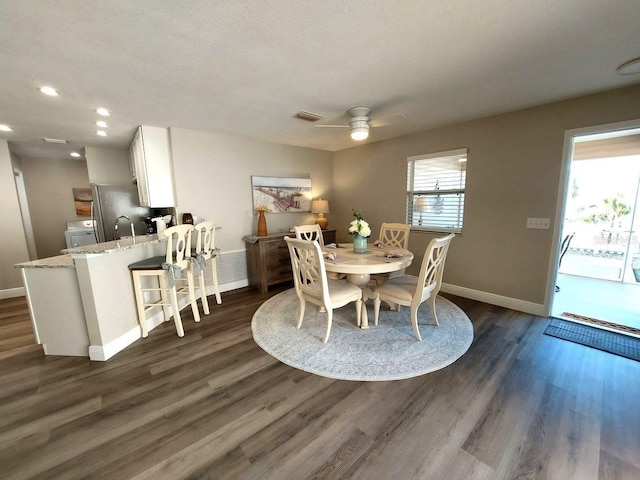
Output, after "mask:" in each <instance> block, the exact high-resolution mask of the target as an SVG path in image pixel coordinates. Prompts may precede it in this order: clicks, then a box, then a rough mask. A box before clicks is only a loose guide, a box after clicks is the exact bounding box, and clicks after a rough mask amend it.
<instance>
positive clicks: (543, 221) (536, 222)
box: [527, 217, 551, 230]
mask: <svg viewBox="0 0 640 480" xmlns="http://www.w3.org/2000/svg"><path fill="white" fill-rule="evenodd" d="M550 225H551V220H550V219H549V218H531V217H529V218H527V228H539V229H542V230H549V227H550Z"/></svg>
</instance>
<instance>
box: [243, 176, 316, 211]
mask: <svg viewBox="0 0 640 480" xmlns="http://www.w3.org/2000/svg"><path fill="white" fill-rule="evenodd" d="M251 188H252V191H253V210H254V211H258V210H263V211H265V212H269V213H284V212H310V211H311V178H310V177H306V178H297V177H257V176H252V177H251Z"/></svg>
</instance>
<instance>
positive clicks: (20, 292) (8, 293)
mask: <svg viewBox="0 0 640 480" xmlns="http://www.w3.org/2000/svg"><path fill="white" fill-rule="evenodd" d="M26 294H27V293H26V292H25V289H24V287H17V288H7V289H6V290H0V300H4V299H5V298H15V297H24V296H25V295H26Z"/></svg>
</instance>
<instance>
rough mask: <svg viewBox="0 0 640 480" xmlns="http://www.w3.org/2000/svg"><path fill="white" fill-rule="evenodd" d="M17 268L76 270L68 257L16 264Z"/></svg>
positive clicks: (59, 256) (71, 259)
mask: <svg viewBox="0 0 640 480" xmlns="http://www.w3.org/2000/svg"><path fill="white" fill-rule="evenodd" d="M15 267H17V268H76V265H75V263H73V258H71V256H70V255H58V256H57V257H49V258H41V259H40V260H33V261H31V262H24V263H18V264H17V265H15Z"/></svg>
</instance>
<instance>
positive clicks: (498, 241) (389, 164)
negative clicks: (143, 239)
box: [0, 85, 640, 304]
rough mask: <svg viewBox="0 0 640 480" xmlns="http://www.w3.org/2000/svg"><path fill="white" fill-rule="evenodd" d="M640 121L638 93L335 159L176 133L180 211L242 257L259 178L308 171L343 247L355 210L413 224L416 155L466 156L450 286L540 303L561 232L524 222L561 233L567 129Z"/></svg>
mask: <svg viewBox="0 0 640 480" xmlns="http://www.w3.org/2000/svg"><path fill="white" fill-rule="evenodd" d="M638 117H640V85H637V86H633V87H628V88H625V89H619V90H614V91H610V92H604V93H601V94H596V95H591V96H586V97H581V98H577V99H573V100H568V101H564V102H558V103H555V104H551V105H547V106H542V107H537V108H532V109H527V110H521V111H518V112H513V113H508V114H504V115H497V116H493V117H489V118H484V119H479V120H475V121H471V122H465V123H460V124H457V125H452V126H448V127H443V128H439V129H434V130H430V131H427V132H422V133H418V134H414V135H410V136H406V137H402V138H398V139H394V140H388V141H383V142H378V143H374V144H370V145H364V146H361V147H356V148H352V149H348V150H343V151H341V152H336V153H334V154H332V153H329V152H322V151H317V150H310V149H303V148H297V147H289V146H285V145H279V144H273V143H268V142H262V141H258V140H251V139H246V138H241V137H231V136H227V135H218V134H212V133H207V132H196V131H191V130H184V129H176V128H173V129H171V141H172V149H173V156H174V171H175V180H176V193H177V202H178V205H177V209H178V214H179V215H180V214H181V213H182V212H185V211H188V212H191V213H193V214H195V215H197V216H199V217H201V218H205V219H208V220H213V221H215V222H216V223H218V224H219V225H221V226H222V230H221V231H220V232H219V233H218V234H217V237H218V238H217V240H218V243H219V244H220V247H221V248H222V249H223V250H225V251H230V250H236V249H243V248H244V244H243V242H242V237H243V236H244V235H247V234H252V233H255V231H256V221H257V218H256V216H255V215H254V214H253V211H252V205H251V195H250V177H251V175H275V176H287V175H297V174H303V173H309V174H311V176H312V181H313V189H314V192H313V195H314V197H319V196H322V197H324V198H327V199H328V200H329V201H330V205H331V213H330V214H329V215H328V217H329V227H330V228H336V229H337V230H338V239H339V240H341V241H346V240H350V237H348V235H347V233H346V231H347V228H348V225H349V222H350V221H351V219H352V216H351V211H350V209H351V208H356V209H359V210H362V211H363V212H364V214H365V218H366V219H367V220H368V221H370V223H371V224H372V227H373V228H374V232H376V231H377V230H378V229H379V227H380V224H381V223H382V222H383V221H400V222H402V221H404V218H405V211H404V210H405V188H406V159H407V157H409V156H412V155H418V154H423V153H430V152H437V151H444V150H450V149H455V148H463V147H466V148H469V163H468V184H467V197H466V204H467V207H466V212H465V226H464V230H463V234H462V236H460V237H457V238H456V239H455V240H454V242H453V244H452V247H451V250H450V255H449V258H448V261H447V269H446V273H445V282H447V283H449V284H452V285H457V286H460V287H462V288H466V289H469V290H473V291H479V292H486V293H488V294H491V295H498V296H504V297H508V298H514V299H519V300H521V301H526V302H532V303H535V304H543V303H544V296H545V285H546V281H547V269H548V267H549V264H550V260H551V258H552V257H553V249H554V248H555V242H554V241H553V232H552V230H528V229H526V228H525V222H526V218H527V217H548V218H551V220H552V224H553V222H554V221H555V218H554V217H555V209H556V198H557V193H558V182H559V178H560V167H561V162H562V149H563V140H564V134H565V131H566V130H568V129H574V128H580V127H586V126H591V125H600V124H607V123H613V122H619V121H624V120H631V119H634V118H638ZM5 150H7V147H6V142H3V143H0V168H1V169H2V170H0V186H4V188H2V189H1V191H2V193H1V195H3V198H2V200H3V202H2V210H3V222H4V224H3V227H4V226H5V225H6V227H7V229H8V231H9V232H10V233H9V234H8V236H7V235H3V236H2V237H0V248H2V251H3V257H2V258H3V262H4V263H2V264H0V273H1V274H2V277H1V278H2V283H3V285H4V288H13V287H20V286H21V285H22V282H21V280H20V278H19V272H16V271H15V270H14V269H13V264H15V263H18V262H20V261H26V260H27V259H28V256H27V253H26V252H27V250H26V246H25V241H24V235H23V230H22V225H21V223H20V217H19V215H20V211H19V206H18V204H17V199H16V198H15V186H14V183H13V174H12V171H11V164H10V160H9V154H8V151H6V152H5ZM108 156H109V157H111V156H110V155H108ZM115 156H116V157H117V158H118V159H119V160H118V161H117V162H116V163H117V164H118V165H119V166H118V167H117V171H118V173H117V175H118V178H127V179H128V173H127V172H128V160H127V156H126V151H125V150H124V149H123V150H121V151H116V152H115ZM89 158H96V156H95V152H94V154H93V155H92V154H91V152H90V151H88V152H87V161H89ZM112 166H115V164H113V165H112ZM107 173H108V172H107ZM109 175H110V174H109ZM120 175H122V177H120ZM92 181H95V180H93V178H92ZM98 181H99V180H98ZM29 200H30V202H31V198H30V199H29ZM65 221H66V219H65ZM312 221H313V215H310V214H269V215H267V222H268V226H269V230H270V231H272V232H274V231H282V230H286V229H287V228H288V227H289V226H291V225H294V224H299V223H312ZM12 222H13V223H15V225H12ZM375 236H376V235H375V233H374V237H375ZM430 238H431V236H430V235H428V234H416V233H412V235H411V240H410V244H409V247H410V248H411V250H412V251H414V252H416V254H418V255H417V257H418V258H416V260H415V261H414V265H413V266H412V269H410V272H411V271H414V272H415V269H416V268H417V266H418V265H419V261H420V260H421V259H420V255H419V252H422V251H424V248H425V247H426V244H427V243H428V241H429V240H430ZM4 259H7V261H5V260H4Z"/></svg>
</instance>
